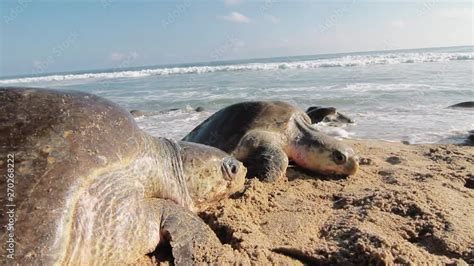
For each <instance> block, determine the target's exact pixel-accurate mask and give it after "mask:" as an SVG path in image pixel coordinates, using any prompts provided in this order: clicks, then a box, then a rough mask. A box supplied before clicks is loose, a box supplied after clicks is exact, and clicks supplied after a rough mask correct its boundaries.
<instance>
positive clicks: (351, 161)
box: [288, 122, 359, 176]
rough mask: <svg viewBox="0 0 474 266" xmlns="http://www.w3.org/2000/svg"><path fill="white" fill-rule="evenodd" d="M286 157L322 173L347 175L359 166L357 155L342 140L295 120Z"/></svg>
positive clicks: (301, 165)
mask: <svg viewBox="0 0 474 266" xmlns="http://www.w3.org/2000/svg"><path fill="white" fill-rule="evenodd" d="M296 125H297V127H296V130H295V132H294V134H293V137H292V138H291V141H290V143H289V147H288V157H289V158H290V159H291V160H293V161H294V162H295V163H296V164H297V165H298V166H300V167H302V168H304V169H307V170H310V171H314V172H318V173H322V174H332V175H341V176H348V175H353V174H355V173H356V172H357V169H358V168H359V157H358V156H357V155H356V154H355V152H354V150H353V149H352V148H351V147H350V146H349V145H347V144H345V143H344V142H342V141H340V140H338V139H336V138H334V137H331V136H328V135H326V134H324V133H322V132H319V131H317V130H316V129H314V128H312V127H311V126H309V125H307V124H304V123H301V122H297V123H296Z"/></svg>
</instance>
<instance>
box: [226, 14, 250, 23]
mask: <svg viewBox="0 0 474 266" xmlns="http://www.w3.org/2000/svg"><path fill="white" fill-rule="evenodd" d="M218 18H219V19H222V20H226V21H230V22H234V23H250V19H249V18H248V17H246V16H244V15H242V14H241V13H239V12H232V13H230V14H229V15H227V16H219V17H218Z"/></svg>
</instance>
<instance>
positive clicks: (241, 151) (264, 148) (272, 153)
mask: <svg viewBox="0 0 474 266" xmlns="http://www.w3.org/2000/svg"><path fill="white" fill-rule="evenodd" d="M282 147H283V145H282V143H281V136H279V135H278V134H275V133H273V132H267V131H263V130H256V131H252V132H249V133H248V134H246V135H245V136H244V137H243V138H242V140H241V141H240V143H239V147H238V148H237V150H236V152H235V154H234V155H235V157H236V158H237V159H239V160H241V161H242V162H243V163H244V165H245V167H247V177H249V178H252V177H257V178H259V179H260V180H263V181H266V182H273V181H275V180H277V179H279V178H281V177H282V176H284V175H285V173H286V169H287V168H288V156H287V155H286V153H285V152H284V150H283V148H282Z"/></svg>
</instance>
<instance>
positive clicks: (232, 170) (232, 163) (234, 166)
mask: <svg viewBox="0 0 474 266" xmlns="http://www.w3.org/2000/svg"><path fill="white" fill-rule="evenodd" d="M224 169H225V171H226V173H227V174H228V175H229V176H230V177H231V178H232V177H234V176H235V175H237V173H238V172H239V161H237V160H236V159H235V158H233V157H228V158H226V159H225V160H224Z"/></svg>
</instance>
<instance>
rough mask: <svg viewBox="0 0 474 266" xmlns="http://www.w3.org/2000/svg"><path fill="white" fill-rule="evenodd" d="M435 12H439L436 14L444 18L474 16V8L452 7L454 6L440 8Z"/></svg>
mask: <svg viewBox="0 0 474 266" xmlns="http://www.w3.org/2000/svg"><path fill="white" fill-rule="evenodd" d="M435 13H437V14H436V15H438V16H440V17H442V18H448V19H466V18H468V19H469V18H470V19H472V16H473V15H474V9H473V8H460V7H452V8H446V9H442V10H438V11H437V12H435Z"/></svg>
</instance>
